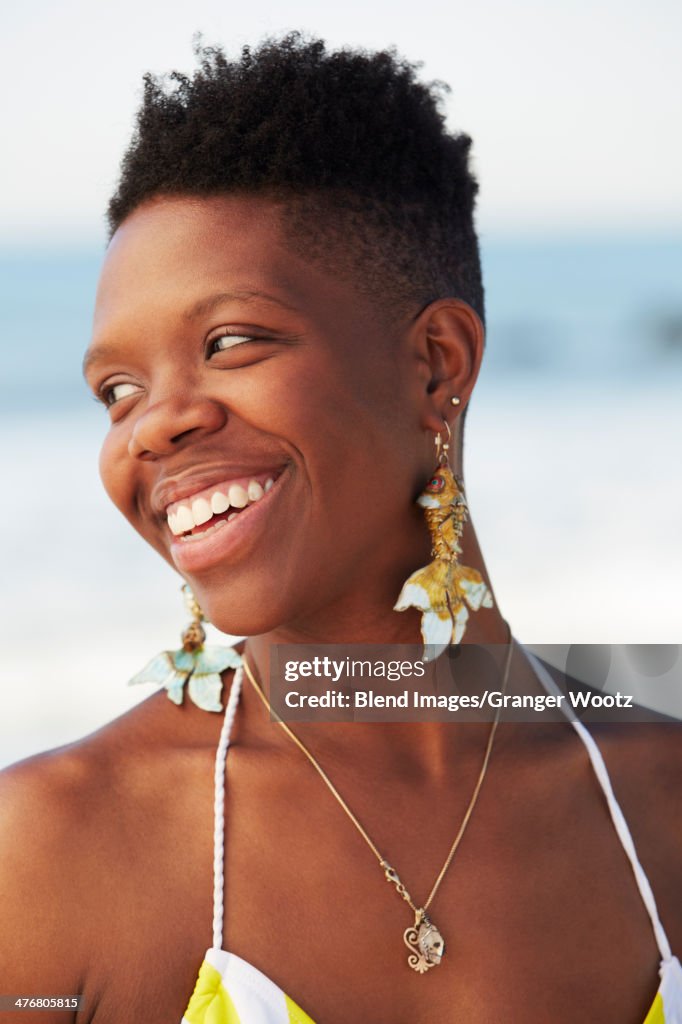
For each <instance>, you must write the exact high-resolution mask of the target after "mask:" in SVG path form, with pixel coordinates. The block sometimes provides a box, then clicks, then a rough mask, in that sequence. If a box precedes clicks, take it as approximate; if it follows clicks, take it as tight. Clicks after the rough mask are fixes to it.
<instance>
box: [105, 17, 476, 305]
mask: <svg viewBox="0 0 682 1024" xmlns="http://www.w3.org/2000/svg"><path fill="white" fill-rule="evenodd" d="M195 53H196V55H197V58H198V67H197V69H196V70H195V72H194V74H193V75H192V76H191V77H188V76H187V75H184V74H181V73H179V72H177V71H174V72H172V73H171V74H170V75H169V76H164V77H163V78H157V77H155V76H153V75H150V74H147V75H145V78H144V96H143V101H142V105H141V108H140V110H139V112H138V115H137V123H136V129H135V132H134V135H133V138H132V141H131V144H130V147H129V149H128V150H127V152H126V154H125V156H124V158H123V163H122V167H121V177H120V181H119V184H118V187H117V190H116V193H115V195H114V196H113V197H112V199H111V201H110V203H109V209H108V220H109V227H110V231H111V234H112V235H113V233H114V232H115V231H116V229H117V228H118V227H119V225H120V224H121V223H122V222H123V221H124V220H125V218H126V217H127V216H128V215H129V214H130V213H132V211H133V210H134V209H135V208H136V207H137V206H139V205H140V204H141V203H144V202H145V201H147V200H149V199H152V198H154V197H157V196H160V195H169V196H171V195H190V196H213V195H220V194H230V193H232V194H234V193H242V194H249V195H254V194H256V195H263V196H264V197H269V198H272V199H273V200H275V201H276V202H278V203H279V204H281V205H282V210H283V215H284V221H283V224H284V227H285V230H286V231H287V242H288V243H290V244H291V247H292V249H293V250H294V251H295V252H297V253H298V254H299V255H300V256H302V257H303V258H307V259H309V260H311V261H314V262H318V263H321V264H322V265H324V266H325V269H327V268H328V269H330V270H331V271H333V272H335V273H341V274H344V273H345V274H346V275H350V276H354V277H355V279H356V281H357V282H358V283H359V286H360V287H361V288H362V289H363V290H364V291H366V292H368V293H369V294H370V295H371V296H372V297H373V298H374V299H375V301H377V302H378V304H379V305H381V304H382V303H384V302H385V303H387V304H388V303H389V302H390V303H391V306H392V307H393V306H394V305H395V303H396V302H397V303H398V305H399V306H400V307H401V308H404V309H405V310H407V309H408V308H410V307H413V306H414V304H415V303H419V304H420V306H421V307H423V306H425V305H427V304H428V303H429V302H431V301H433V300H434V299H437V298H442V297H445V296H452V297H454V298H459V299H462V300H463V301H465V302H467V303H468V304H469V305H470V306H471V307H472V308H473V309H474V310H475V311H476V313H477V314H478V315H479V317H480V318H481V320H482V321H484V301H483V285H482V280H481V265H480V256H479V248H478V239H477V236H476V232H475V228H474V203H475V198H476V193H477V191H478V184H477V182H476V179H475V178H474V176H473V174H472V172H471V169H470V167H469V150H470V147H471V138H470V137H469V136H468V135H465V134H463V133H456V134H453V133H451V132H449V131H448V130H447V128H446V126H445V116H444V114H443V113H442V112H441V109H440V105H441V100H442V95H443V93H444V92H446V91H447V88H448V87H447V86H445V85H444V84H443V83H440V82H433V83H429V84H424V83H422V82H419V81H418V80H417V71H418V70H419V68H420V66H421V65H419V64H413V63H409V62H407V61H406V60H404V59H402V58H400V57H399V56H398V55H397V54H396V52H395V50H394V49H392V48H391V49H389V50H385V51H381V52H374V53H369V52H365V51H363V50H356V49H353V50H351V49H341V50H337V51H334V52H329V51H328V50H327V48H326V45H325V43H324V42H323V41H322V40H319V39H313V40H310V39H307V38H305V37H304V36H302V35H301V33H298V32H292V33H289V34H287V35H285V36H284V37H282V38H280V39H267V40H266V41H264V42H263V43H262V44H261V45H260V46H259V47H258V48H256V49H251V48H250V47H248V46H246V47H244V48H243V49H242V51H241V54H240V56H239V57H238V58H236V59H234V60H230V59H228V58H227V57H226V55H225V52H224V51H223V49H221V48H219V47H206V46H203V45H202V44H201V42H200V41H199V42H197V43H196V44H195Z"/></svg>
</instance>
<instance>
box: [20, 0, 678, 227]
mask: <svg viewBox="0 0 682 1024" xmlns="http://www.w3.org/2000/svg"><path fill="white" fill-rule="evenodd" d="M290 29H302V30H304V31H306V32H308V33H311V34H313V35H318V36H322V37H323V38H324V39H325V40H326V41H327V42H328V44H329V45H330V46H332V47H336V46H342V45H351V46H364V47H366V48H369V49H377V48H384V47H387V46H390V45H395V46H396V47H397V49H398V51H399V52H400V53H401V54H403V55H404V56H405V57H407V58H408V59H410V60H412V61H421V62H423V69H422V72H421V73H422V75H423V77H424V78H425V79H427V80H432V79H440V80H443V81H445V82H447V83H448V84H449V85H450V86H451V89H452V92H451V94H450V96H449V99H448V102H447V110H448V118H449V123H450V124H451V126H452V127H453V128H456V129H458V130H465V131H467V132H468V133H469V134H471V135H472V136H473V139H474V163H475V167H476V170H477V173H478V176H479V180H480V184H481V194H480V200H479V221H478V222H479V228H480V230H481V231H482V232H483V233H484V234H485V233H487V232H490V233H495V234H505V233H512V234H516V235H518V234H524V233H529V234H538V233H540V234H543V233H551V232H556V231H559V232H581V233H583V234H584V233H586V232H589V233H592V232H595V233H598V232H600V231H603V230H605V229H606V230H615V231H626V232H633V231H634V232H640V233H652V232H653V233H655V232H661V231H663V232H665V233H668V232H672V233H674V232H677V231H679V229H680V228H681V227H682V141H681V139H680V132H679V124H680V95H681V94H682V62H681V61H680V60H679V40H680V38H682V5H680V4H679V3H678V2H677V0H650V2H648V3H647V4H645V3H643V2H642V0H639V2H638V3H633V2H632V0H617V2H616V0H590V2H586V0H572V2H563V3H562V4H560V5H559V4H547V3H546V2H536V0H517V2H515V3H514V4H510V3H508V2H505V0H477V2H476V3H475V4H474V3H469V4H466V5H465V4H461V3H460V4H458V3H456V2H453V0H448V2H439V0H422V2H420V3H419V4H415V3H409V4H408V3H406V2H405V0H397V2H396V0H390V2H389V0H372V2H371V3H368V2H367V0H344V3H343V4H324V5H323V4H320V3H319V2H316V3H312V2H308V0H288V2H287V4H286V5H284V4H275V3H273V2H272V0H270V2H264V0H249V2H248V3H240V4H236V3H234V2H229V0H228V2H226V0H221V2H220V3H218V2H216V0H196V2H194V3H192V4H189V3H187V0H164V2H163V3H160V2H158V0H117V2H116V3H111V2H106V3H105V2H101V0H64V2H61V3H59V4H55V3H54V2H53V0H49V2H48V0H37V2H33V3H31V2H29V3H26V4H21V5H18V4H15V5H12V6H11V7H10V6H9V5H8V6H7V7H6V8H5V11H4V13H3V32H2V41H1V42H0V95H2V96H3V101H4V104H5V107H6V109H5V110H4V111H3V115H2V127H3V135H4V140H3V142H4V145H3V149H4V157H3V161H2V167H1V169H0V175H1V181H2V188H1V189H0V205H1V209H0V244H3V243H4V244H16V243H20V244H21V243H26V244H35V243H36V242H44V243H46V244H49V243H50V242H51V241H53V242H56V243H58V244H63V243H64V242H65V241H67V242H68V241H70V240H73V241H74V242H80V241H85V240H87V241H96V240H98V239H99V238H102V239H103V238H104V221H103V211H104V209H105V206H106V202H107V198H108V196H109V194H110V192H111V191H112V189H113V186H114V183H115V180H116V175H117V169H118V165H119V161H120V157H121V154H122V152H123V150H124V148H125V145H126V143H127V140H128V138H129V136H130V132H131V128H132V125H133V120H134V113H135V109H136V107H137V104H138V101H139V96H140V90H141V79H142V75H143V73H144V72H145V71H153V72H155V73H162V72H166V71H169V70H171V69H173V68H178V69H180V70H184V71H190V70H191V68H192V66H193V56H192V37H193V35H194V34H195V33H196V32H197V31H201V32H202V33H203V36H204V38H205V41H206V42H208V43H220V44H222V45H224V46H225V47H226V49H227V50H228V52H229V53H233V54H234V53H236V52H238V50H239V48H240V47H241V46H242V45H243V44H245V43H250V44H254V43H257V42H258V41H259V40H260V39H261V38H262V37H263V36H264V35H267V34H274V35H278V34H281V33H283V32H284V31H287V30H290Z"/></svg>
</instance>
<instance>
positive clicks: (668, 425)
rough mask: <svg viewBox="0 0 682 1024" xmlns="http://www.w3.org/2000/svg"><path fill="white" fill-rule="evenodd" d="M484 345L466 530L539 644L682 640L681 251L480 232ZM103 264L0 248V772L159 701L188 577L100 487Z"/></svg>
mask: <svg viewBox="0 0 682 1024" xmlns="http://www.w3.org/2000/svg"><path fill="white" fill-rule="evenodd" d="M483 256H484V272H485V280H486V296H487V318H488V351H487V355H486V362H485V365H484V369H483V372H482V376H481V379H480V381H479V384H478V385H477V392H476V394H475V396H474V401H473V403H472V408H471V412H470V416H469V421H468V427H467V456H466V478H467V485H468V486H467V490H468V497H469V503H470V507H471V510H472V517H473V519H474V521H475V523H476V528H477V531H478V535H479V539H480V541H481V544H482V548H483V552H484V555H485V557H486V560H487V564H488V567H489V569H490V572H491V576H492V579H493V582H494V585H495V589H496V595H497V598H498V602H499V604H500V607H501V608H502V611H503V613H504V614H505V615H506V617H507V618H508V619H509V620H510V622H511V624H512V627H513V629H514V633H515V635H516V636H517V637H518V638H519V639H521V640H523V641H524V642H526V643H529V644H538V645H540V644H570V643H676V642H677V641H679V640H680V639H681V637H680V632H681V631H680V617H681V615H680V605H681V602H680V597H679V585H678V581H679V579H680V576H681V574H682V537H681V533H680V522H681V521H682V484H681V482H680V465H681V460H680V443H681V442H682V401H681V398H682V289H681V287H680V282H681V281H682V238H626V237H612V238H591V239H590V238H578V237H576V238H572V239H565V238H564V239H560V238H557V239H545V240H542V241H540V240H518V239H517V240H512V239H508V240H504V241H502V240H497V241H496V240H493V239H490V240H484V246H483ZM100 259H101V253H99V252H97V251H96V250H92V251H76V250H73V249H71V250H70V249H68V248H66V249H62V250H58V251H56V250H55V251H30V250H27V249H24V250H15V251H8V250H5V251H0V323H1V327H2V332H1V337H2V376H1V379H0V421H1V426H2V431H3V436H4V447H3V452H4V455H3V477H4V496H3V501H2V503H1V504H0V522H1V524H2V530H3V536H4V538H5V548H4V558H3V586H2V592H1V593H2V596H1V599H0V600H1V601H2V607H1V608H0V615H1V618H0V621H2V623H3V638H2V651H3V657H2V668H1V669H0V671H1V673H2V705H1V707H2V712H1V718H0V765H2V764H6V763H8V762H11V761H13V760H16V759H17V758H19V757H22V756H25V755H26V754H29V753H32V752H34V751H36V750H39V749H42V748H44V747H48V746H54V745H57V744H59V743H63V742H67V741H69V740H72V739H75V738H76V737H78V736H80V735H82V734H83V733H85V732H87V731H90V730H91V729H93V728H96V727H97V726H99V725H100V724H102V723H103V722H105V721H106V720H108V719H109V718H111V717H113V716H114V715H116V714H118V713H120V712H121V711H123V710H125V709H126V708H127V707H129V706H130V705H132V704H133V703H136V702H137V701H138V700H140V699H142V698H143V697H144V696H146V695H147V694H148V693H149V692H150V690H147V689H144V692H142V691H141V690H140V689H137V690H128V689H127V688H126V686H125V681H126V679H128V678H129V677H130V676H131V675H132V674H133V673H134V672H135V671H136V670H137V669H138V668H140V667H141V666H142V664H144V662H145V661H146V660H148V658H149V657H150V656H151V655H152V654H154V653H156V652H157V651H158V650H160V649H162V648H164V647H168V646H172V645H174V644H175V642H176V640H177V638H178V633H179V630H180V628H181V627H182V625H183V624H184V620H185V612H184V609H183V607H182V603H181V600H180V595H179V590H178V586H179V581H178V579H177V577H176V576H175V575H174V574H173V572H172V571H171V570H170V569H169V568H168V567H167V566H165V564H164V563H162V562H161V560H160V559H159V558H158V556H157V555H156V554H154V553H153V552H152V551H151V550H149V551H148V550H147V549H146V547H145V545H144V544H143V542H142V541H141V540H139V539H138V538H137V537H136V535H134V534H133V532H132V531H131V530H130V528H129V527H128V525H127V524H126V523H125V522H124V520H123V519H122V518H121V517H120V516H119V514H118V513H117V512H115V510H114V509H113V508H110V507H109V504H108V501H107V499H106V497H105V495H104V493H103V491H102V488H101V485H100V483H99V480H98V476H97V452H98V448H99V444H100V442H101V439H102V437H103V435H104V433H105V429H106V415H105V413H104V411H103V410H102V409H100V408H99V407H98V406H96V405H95V403H94V402H93V401H92V400H90V399H89V398H88V395H87V392H86V390H85V386H84V385H83V384H82V382H81V378H80V361H81V358H82V353H83V349H84V348H85V346H86V344H87V340H88V331H89V319H90V315H91V309H92V303H93V296H94V290H95V283H96V279H97V274H98V265H99V261H100Z"/></svg>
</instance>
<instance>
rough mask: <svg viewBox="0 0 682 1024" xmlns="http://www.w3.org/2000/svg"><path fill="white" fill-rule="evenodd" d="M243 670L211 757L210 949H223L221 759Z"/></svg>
mask: <svg viewBox="0 0 682 1024" xmlns="http://www.w3.org/2000/svg"><path fill="white" fill-rule="evenodd" d="M243 678H244V669H243V668H242V666H241V665H240V666H239V668H238V669H237V670H236V671H235V674H234V678H233V680H232V686H231V687H230V696H229V697H228V700H227V705H226V706H225V719H224V721H223V727H222V729H221V730H220V739H219V741H218V749H217V750H216V755H215V800H214V804H213V808H214V811H213V813H214V819H213V820H214V827H213V948H214V949H222V946H223V889H224V884H225V879H224V867H223V861H224V858H225V759H226V757H227V748H228V747H229V745H230V734H231V732H232V723H233V722H234V716H235V713H236V711H237V705H238V703H239V695H240V693H241V689H242V679H243Z"/></svg>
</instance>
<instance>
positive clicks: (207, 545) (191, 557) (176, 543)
mask: <svg viewBox="0 0 682 1024" xmlns="http://www.w3.org/2000/svg"><path fill="white" fill-rule="evenodd" d="M261 472H262V471H261ZM289 476H290V473H289V466H286V467H285V468H284V469H282V470H280V471H279V476H278V477H277V478H276V480H275V482H274V484H273V485H272V487H271V488H270V490H269V491H267V492H266V493H265V494H264V495H263V497H262V498H260V499H259V500H258V501H256V502H253V504H250V505H247V506H246V508H244V509H242V511H241V512H239V513H238V515H237V516H236V518H235V519H232V520H230V522H226V523H225V525H224V526H222V527H221V528H220V529H219V530H215V531H213V532H210V533H208V534H206V536H203V535H201V534H199V535H198V536H197V537H196V539H193V540H190V541H181V540H180V539H179V538H173V539H172V541H171V546H170V553H171V557H172V559H173V562H174V563H175V566H176V568H177V569H178V571H179V572H182V573H189V574H192V573H195V574H196V573H198V572H203V571H205V570H207V569H212V568H213V567H214V566H216V565H218V564H219V563H225V562H229V561H230V560H232V559H233V557H234V555H235V554H238V555H239V556H240V557H241V556H242V555H243V554H244V552H246V551H248V550H249V548H251V547H252V546H253V544H254V542H255V541H256V540H257V539H258V535H259V533H260V532H261V531H262V529H263V526H264V520H265V519H266V518H267V516H268V513H269V510H270V505H271V504H272V503H273V501H276V500H277V498H278V495H279V493H280V491H281V490H282V488H283V487H285V486H286V481H287V480H288V479H289ZM195 479H196V478H195ZM219 479H225V478H224V477H222V478H219ZM202 486H203V487H206V486H210V485H207V484H205V483H204V484H203V485H202ZM178 500H179V499H178ZM171 536H172V535H171Z"/></svg>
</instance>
